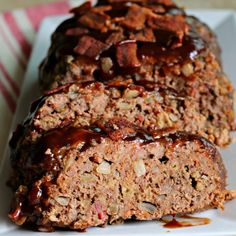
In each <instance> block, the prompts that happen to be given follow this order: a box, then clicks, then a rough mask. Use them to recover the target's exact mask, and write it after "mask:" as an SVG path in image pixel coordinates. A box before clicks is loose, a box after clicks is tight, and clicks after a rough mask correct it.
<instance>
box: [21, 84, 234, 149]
mask: <svg viewBox="0 0 236 236" xmlns="http://www.w3.org/2000/svg"><path fill="white" fill-rule="evenodd" d="M214 99H215V98H214V97H213V96H211V97H209V96H208V97H207V96H206V95H205V96H203V95H202V96H199V97H198V100H195V99H192V97H190V96H187V97H185V96H184V95H182V94H181V93H177V92H176V91H175V90H170V89H167V90H165V89H161V88H160V87H158V86H157V87H155V86H154V87H153V86H151V87H150V86H148V84H143V85H134V84H132V81H128V80H126V81H125V83H124V81H112V82H109V83H106V84H104V83H100V82H81V83H74V84H66V85H64V86H62V87H59V88H57V89H54V90H51V91H50V92H48V93H47V95H44V96H42V97H41V98H40V99H39V100H37V101H36V102H34V103H33V105H32V108H31V113H30V115H29V116H28V118H27V119H26V121H25V126H27V127H28V132H29V133H32V134H33V135H34V136H35V137H37V136H38V135H40V134H41V132H42V131H48V130H51V129H55V128H59V127H64V126H67V125H73V126H77V127H79V126H81V127H83V126H90V125H93V123H95V122H97V121H100V120H103V121H104V122H106V121H107V120H109V119H111V118H113V117H122V118H126V119H127V120H129V121H130V122H132V123H133V124H135V125H138V126H140V127H143V128H144V129H146V130H148V131H150V132H159V133H160V132H164V133H167V132H175V131H177V130H180V131H187V132H190V133H193V134H194V133H198V134H201V136H203V137H205V138H208V139H209V140H211V141H212V142H215V143H217V144H226V143H228V142H229V134H228V130H229V129H230V127H229V126H228V122H226V121H225V122H224V123H223V121H222V120H221V119H219V117H221V118H222V119H224V120H227V119H229V117H228V111H229V110H230V106H229V104H228V106H227V103H226V102H225V100H224V99H222V97H221V98H220V97H217V99H216V100H214ZM207 104H211V107H206V106H207ZM218 106H220V107H221V109H220V108H219V107H218Z"/></svg>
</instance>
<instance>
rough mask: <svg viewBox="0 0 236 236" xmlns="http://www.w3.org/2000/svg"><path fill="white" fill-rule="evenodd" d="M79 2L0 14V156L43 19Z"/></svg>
mask: <svg viewBox="0 0 236 236" xmlns="http://www.w3.org/2000/svg"><path fill="white" fill-rule="evenodd" d="M82 2H83V0H67V1H63V2H56V3H50V4H47V5H39V6H34V7H30V8H27V9H17V10H13V11H8V12H3V13H0V127H1V129H0V158H1V156H2V154H3V151H4V148H5V146H6V145H7V139H8V133H9V129H10V126H11V122H12V118H13V115H14V112H15V110H16V105H17V99H18V98H19V95H20V91H21V85H22V83H23V78H24V74H25V70H26V67H27V62H28V60H29V57H30V53H31V49H32V45H33V43H34V39H35V36H36V33H37V30H38V28H39V26H40V23H41V21H42V19H43V18H44V17H46V16H50V15H59V14H64V13H67V12H68V10H69V9H70V8H71V7H74V6H75V5H79V4H81V3H82Z"/></svg>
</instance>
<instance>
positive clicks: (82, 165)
mask: <svg viewBox="0 0 236 236" xmlns="http://www.w3.org/2000/svg"><path fill="white" fill-rule="evenodd" d="M16 136H17V137H16ZM11 147H12V167H13V169H14V177H13V180H14V181H12V183H13V184H12V187H13V189H14V190H15V197H14V199H13V203H12V209H11V212H10V214H9V217H10V218H11V219H12V220H13V221H14V222H15V223H17V224H19V225H31V226H32V225H35V226H37V227H38V229H39V230H41V231H52V230H53V229H54V228H55V227H68V228H71V229H76V230H84V229H86V228H88V227H91V226H102V225H106V224H112V223H118V222H122V221H123V220H126V219H131V218H132V219H137V220H151V219H159V218H161V217H162V216H165V215H169V214H177V213H178V214H185V213H192V212H196V211H201V210H204V209H208V208H215V207H219V208H222V207H223V204H224V202H225V200H228V199H230V198H232V194H231V192H230V191H228V190H226V189H225V178H226V172H225V168H224V165H223V163H222V160H221V157H220V155H219V153H218V151H217V149H216V148H215V147H214V146H213V144H211V143H209V142H208V141H207V140H205V139H204V138H201V137H199V136H196V135H190V134H187V133H181V132H177V133H174V134H169V135H166V136H160V137H158V136H157V137H154V136H153V135H150V134H149V133H147V132H145V131H143V130H142V129H140V128H137V127H134V126H133V125H130V124H129V123H128V122H126V121H125V120H124V119H123V120H120V119H113V120H111V121H109V122H108V123H106V124H99V123H98V124H97V125H96V126H88V127H80V128H78V127H75V126H67V127H63V128H57V129H53V130H50V131H45V132H43V133H42V135H41V136H40V137H39V138H37V139H35V137H30V138H29V137H27V136H25V135H24V134H23V135H22V133H21V132H18V135H15V137H14V138H13V139H12V140H11Z"/></svg>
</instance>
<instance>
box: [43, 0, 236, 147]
mask: <svg viewBox="0 0 236 236" xmlns="http://www.w3.org/2000/svg"><path fill="white" fill-rule="evenodd" d="M118 2H119V3H118V4H117V1H115V0H108V1H100V2H99V3H100V4H99V5H97V6H95V7H92V6H91V5H90V3H88V2H87V3H85V4H83V5H82V6H80V7H78V8H75V9H73V10H72V13H73V14H74V16H73V17H72V18H70V19H69V20H66V21H65V22H63V23H62V24H61V25H60V26H59V27H58V29H57V30H56V32H55V33H54V34H53V36H52V44H51V48H50V50H49V52H48V56H47V57H46V59H45V60H44V61H43V63H42V65H41V67H40V82H41V87H42V90H44V91H47V90H49V89H51V88H56V87H58V86H60V85H63V84H66V83H71V82H75V81H77V82H78V81H94V80H95V81H99V82H102V83H104V84H107V83H117V81H119V83H120V82H121V81H123V83H126V82H127V81H128V82H129V83H132V84H134V85H142V86H144V87H146V89H149V90H152V89H153V87H158V88H159V90H163V91H165V93H166V94H171V96H170V97H168V96H166V98H165V100H166V103H167V104H168V109H169V112H173V113H178V114H177V116H178V118H174V120H175V119H177V120H181V122H180V123H181V125H180V127H179V130H184V131H187V132H191V133H196V134H199V135H202V136H204V137H205V138H207V139H209V140H210V141H212V142H214V143H215V144H217V145H219V146H225V145H227V144H229V143H230V140H231V139H230V134H229V132H230V131H231V130H232V129H234V112H233V87H232V85H231V83H230V81H229V80H228V78H227V76H225V74H224V72H223V70H222V67H221V64H220V49H219V46H218V43H217V40H216V37H215V35H214V33H213V32H212V31H211V30H210V29H209V28H208V27H207V26H206V25H204V24H203V23H201V22H200V21H199V20H197V19H196V18H193V17H189V16H186V14H185V13H184V11H183V10H182V9H180V8H178V7H177V6H176V5H175V4H174V3H173V2H172V1H170V0H168V1H167V0H165V1H164V0H148V1H144V0H133V1H129V3H127V1H125V0H121V1H118ZM149 99H151V98H149ZM134 103H135V101H134ZM176 107H177V108H176ZM178 107H181V109H183V110H182V111H181V112H182V113H181V114H179V111H178ZM126 109H127V113H128V107H127V108H126ZM161 114H163V113H161ZM183 114H184V115H183ZM142 115H143V114H141V116H142ZM151 115H153V114H151ZM147 116H148V115H147ZM163 119H164V120H165V121H163ZM163 119H161V120H159V118H157V119H156V118H155V120H158V121H157V122H156V125H157V126H158V127H157V128H162V127H166V124H163V122H164V123H165V122H169V121H170V126H172V123H173V121H172V120H171V118H170V119H169V117H168V114H167V115H166V114H164V118H163ZM166 120H168V121H166ZM153 121H154V120H153ZM154 123H155V121H154ZM160 123H161V125H160Z"/></svg>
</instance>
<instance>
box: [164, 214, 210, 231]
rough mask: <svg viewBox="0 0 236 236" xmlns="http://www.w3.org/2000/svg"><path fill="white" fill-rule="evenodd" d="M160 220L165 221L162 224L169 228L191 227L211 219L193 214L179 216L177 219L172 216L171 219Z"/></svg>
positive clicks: (205, 223) (208, 221) (208, 222)
mask: <svg viewBox="0 0 236 236" xmlns="http://www.w3.org/2000/svg"><path fill="white" fill-rule="evenodd" d="M162 222H163V223H165V224H164V225H163V227H164V228H169V229H176V228H183V227H193V226H200V225H207V224H210V223H211V220H210V219H208V218H202V217H193V216H188V215H186V216H180V217H178V219H176V218H173V219H172V220H163V219H162Z"/></svg>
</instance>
